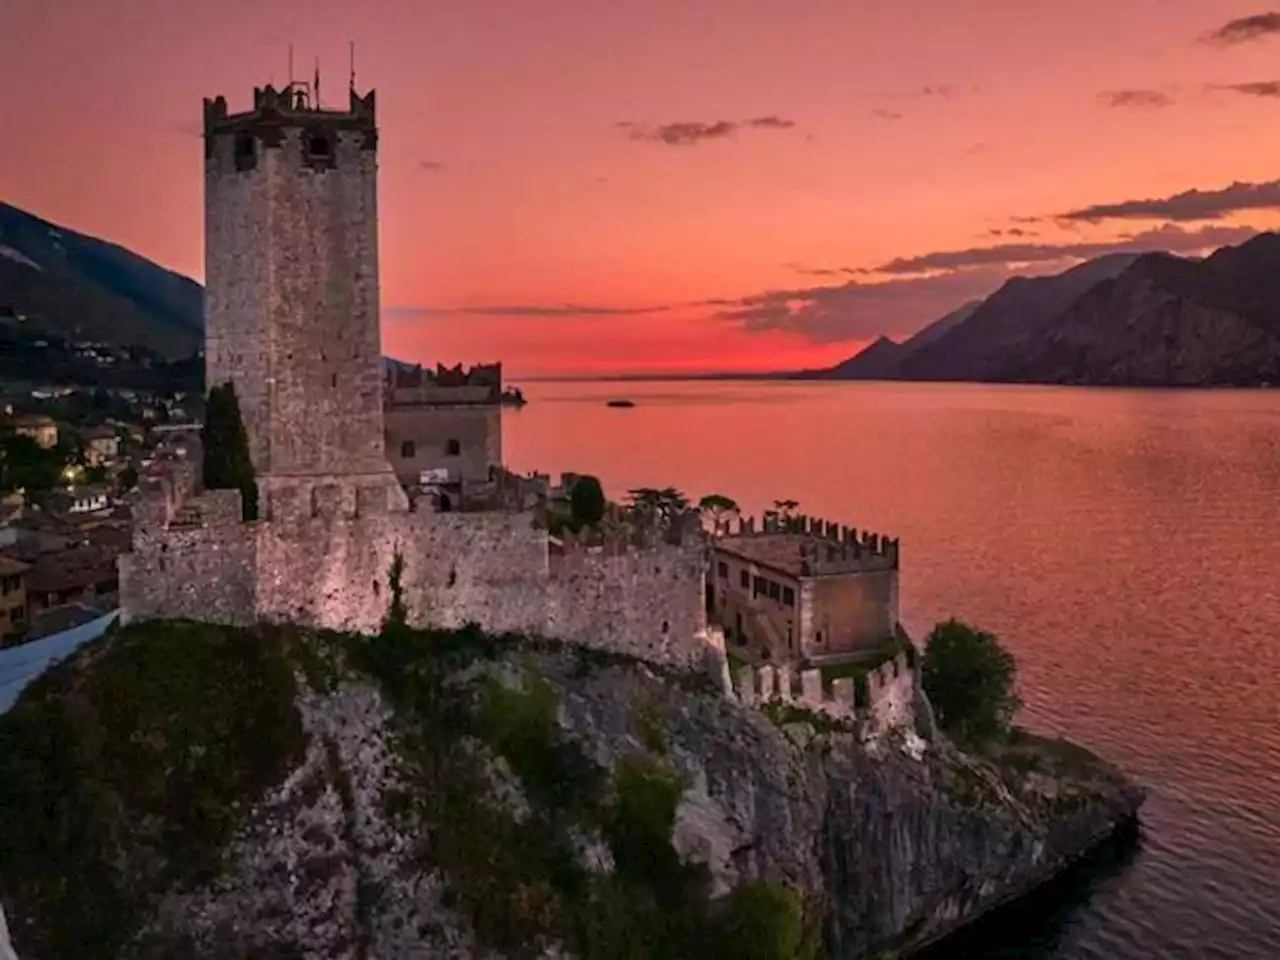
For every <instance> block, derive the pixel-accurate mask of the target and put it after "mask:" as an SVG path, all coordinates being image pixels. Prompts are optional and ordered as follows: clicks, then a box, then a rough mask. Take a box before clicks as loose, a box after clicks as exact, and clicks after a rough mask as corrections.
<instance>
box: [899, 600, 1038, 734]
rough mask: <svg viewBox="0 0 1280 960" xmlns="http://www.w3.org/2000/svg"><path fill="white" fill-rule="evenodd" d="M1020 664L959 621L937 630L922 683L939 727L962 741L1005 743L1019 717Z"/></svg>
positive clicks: (990, 638) (927, 653)
mask: <svg viewBox="0 0 1280 960" xmlns="http://www.w3.org/2000/svg"><path fill="white" fill-rule="evenodd" d="M1016 675H1017V664H1016V663H1015V662H1014V659H1013V655H1012V654H1010V653H1008V652H1007V651H1006V650H1004V649H1003V648H1002V647H1001V646H1000V643H999V641H998V640H996V638H995V637H994V636H993V635H992V634H990V633H986V632H984V631H982V630H975V629H974V628H973V627H969V626H967V625H965V624H963V623H960V622H959V621H957V620H948V621H946V622H945V623H940V624H938V625H937V626H936V627H934V628H933V632H932V633H930V634H929V637H928V640H927V641H926V647H925V654H924V664H923V668H922V670H921V682H922V684H923V686H924V691H925V693H926V694H927V695H928V697H929V701H930V703H932V704H933V709H934V713H935V714H936V716H937V719H938V726H940V727H941V728H942V729H943V730H944V731H946V732H947V733H948V734H949V735H951V736H952V737H953V738H955V739H956V740H958V741H961V742H963V743H968V744H981V743H984V742H987V741H990V740H995V739H999V738H1003V737H1004V736H1005V735H1007V733H1008V731H1009V727H1010V724H1011V723H1012V722H1013V717H1014V714H1016V713H1017V711H1018V706H1019V702H1018V696H1017V694H1016V692H1015V690H1014V681H1015V678H1016Z"/></svg>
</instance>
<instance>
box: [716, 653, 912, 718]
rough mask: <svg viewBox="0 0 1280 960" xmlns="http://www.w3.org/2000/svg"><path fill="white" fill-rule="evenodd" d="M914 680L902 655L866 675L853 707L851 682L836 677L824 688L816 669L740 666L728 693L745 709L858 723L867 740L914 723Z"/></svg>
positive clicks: (787, 665)
mask: <svg viewBox="0 0 1280 960" xmlns="http://www.w3.org/2000/svg"><path fill="white" fill-rule="evenodd" d="M915 684H916V676H915V672H914V670H913V669H912V668H911V664H910V660H909V659H908V657H907V655H906V654H905V653H903V654H899V655H898V656H897V657H896V658H894V659H893V660H890V661H887V662H886V663H883V664H881V665H880V666H879V667H877V668H876V669H874V670H872V671H870V672H869V673H868V674H867V702H866V703H858V702H857V698H856V688H855V682H854V678H853V677H837V678H835V679H833V680H832V681H831V684H830V687H829V688H828V687H826V686H825V685H824V683H823V679H822V671H821V670H820V669H818V668H816V667H814V668H811V669H808V670H800V671H796V670H795V669H793V668H792V667H791V665H789V664H781V665H780V666H777V667H774V666H772V665H765V666H753V665H750V664H744V665H743V666H741V667H739V668H738V670H737V672H736V675H735V676H734V688H733V693H734V695H735V696H736V698H737V699H738V700H739V702H741V703H743V704H746V705H748V706H762V705H764V704H768V703H781V704H792V705H794V706H798V707H803V708H804V709H806V710H811V711H813V712H814V713H820V714H823V715H824V716H828V717H831V718H832V719H833V720H842V721H848V722H851V723H859V724H861V726H862V728H863V732H864V734H866V735H869V736H875V735H878V734H882V733H885V732H887V731H889V730H892V729H895V728H899V727H913V726H914V724H915V711H914V703H915Z"/></svg>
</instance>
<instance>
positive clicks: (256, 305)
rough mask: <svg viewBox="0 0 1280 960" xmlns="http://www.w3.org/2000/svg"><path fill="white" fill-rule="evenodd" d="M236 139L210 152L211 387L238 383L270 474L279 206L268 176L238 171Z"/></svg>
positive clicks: (253, 449) (257, 461) (252, 439)
mask: <svg viewBox="0 0 1280 960" xmlns="http://www.w3.org/2000/svg"><path fill="white" fill-rule="evenodd" d="M234 150H235V144H234V138H232V137H231V136H224V137H219V138H217V139H215V140H214V141H213V142H212V143H211V144H210V146H209V156H208V157H207V159H206V160H205V186H204V235H205V249H204V264H205V267H204V270H205V296H204V362H205V383H206V384H207V385H208V386H209V387H214V386H218V385H220V384H223V383H226V382H228V381H230V382H232V383H234V384H235V388H236V397H237V399H238V400H239V403H240V416H241V418H242V419H243V420H244V424H245V429H246V431H247V432H248V434H249V453H250V456H251V458H252V460H253V465H254V469H255V470H257V472H258V473H259V474H262V473H264V472H265V471H266V469H267V467H268V459H267V456H268V454H267V450H268V444H267V431H266V429H265V427H266V424H267V422H268V419H269V416H270V407H269V401H268V390H267V383H268V377H269V376H270V356H269V352H268V349H267V347H266V346H265V344H266V343H267V331H268V329H269V327H270V321H271V314H270V307H269V304H270V303H271V287H272V276H271V261H270V258H269V257H268V256H267V253H266V247H267V243H268V241H269V237H270V226H271V205H270V203H269V197H270V189H269V178H268V175H267V172H266V170H265V169H264V170H255V171H246V172H243V173H240V172H238V171H237V170H236V165H235V158H234Z"/></svg>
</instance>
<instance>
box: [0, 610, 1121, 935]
mask: <svg viewBox="0 0 1280 960" xmlns="http://www.w3.org/2000/svg"><path fill="white" fill-rule="evenodd" d="M923 712H924V713H926V714H927V711H923ZM924 733H925V737H924V741H921V740H920V739H919V738H917V737H915V736H911V735H907V736H904V735H901V734H898V733H891V734H888V735H885V736H882V737H879V738H877V739H875V740H873V741H870V742H862V741H861V740H859V739H858V738H857V737H856V736H855V735H854V734H853V733H851V732H849V731H846V730H844V729H841V728H840V727H839V725H837V724H833V723H831V722H830V721H827V720H824V718H822V717H821V716H818V715H806V714H805V713H804V712H803V711H799V710H793V711H789V712H788V713H787V714H786V715H785V716H782V715H780V714H778V713H777V712H773V713H769V712H764V711H759V710H755V709H752V708H749V707H744V706H742V705H739V704H738V703H736V702H734V701H733V700H730V699H726V698H725V697H724V696H723V694H722V693H721V692H720V691H719V690H717V689H716V688H715V686H714V685H713V684H712V683H711V682H710V681H709V680H707V679H706V678H705V677H703V676H699V675H691V674H679V673H669V672H668V673H664V672H658V671H655V670H654V669H652V668H650V667H647V666H644V665H643V664H640V663H638V662H636V661H632V660H628V659H625V658H622V657H615V656H610V655H607V654H602V653H600V652H591V651H585V650H578V649H570V648H563V647H559V646H556V645H554V644H550V643H546V642H540V641H533V640H529V639H525V638H516V637H507V638H493V637H488V636H485V635H482V634H480V633H479V632H478V631H473V630H462V631H458V632H447V633H446V632H416V631H408V630H395V631H391V632H389V633H387V634H384V635H381V636H378V637H357V636H345V635H333V634H315V633H309V632H305V631H301V630H296V629H290V628H268V627H261V628H257V629H253V630H240V629H231V628H223V627H217V626H211V625H207V624H191V623H152V624H146V625H136V626H132V627H129V628H125V629H123V630H120V631H117V632H114V633H112V634H110V635H108V636H107V637H105V638H103V639H102V640H101V641H97V642H95V643H94V644H93V645H92V646H90V647H88V648H86V649H84V650H83V651H81V652H80V653H79V654H78V655H77V656H76V657H74V658H73V659H71V660H69V661H67V662H65V663H63V664H60V665H59V666H57V667H55V668H54V669H52V670H51V671H50V672H49V673H47V674H46V675H45V676H43V677H42V678H41V679H40V680H39V681H37V682H36V683H35V684H33V686H32V687H31V688H29V689H28V690H27V691H26V692H25V693H24V695H23V696H22V698H21V700H20V701H19V703H18V704H17V705H16V706H15V707H14V708H13V710H12V711H10V713H8V714H6V715H5V716H3V717H0V782H2V783H4V785H5V789H4V790H2V791H0V905H3V908H4V911H5V913H6V914H7V917H8V926H9V931H10V935H11V937H12V941H13V946H14V949H15V951H16V953H17V955H18V957H20V958H22V960H54V958H64V957H80V958H84V960H90V958H95V957H104V958H106V957H110V958H116V957H130V958H151V957H155V958H160V957H166V958H167V957H174V956H181V957H192V958H232V957H263V958H266V957H273V958H303V957H308V958H311V957H314V958H382V957H423V958H426V957H452V958H472V957H475V958H482V957H483V958H490V957H491V958H500V957H512V958H514V957H569V956H573V957H582V958H595V957H601V958H604V957H608V958H637V960H640V958H650V957H652V958H659V957H660V958H664V960H668V958H681V957H689V958H702V957H716V958H738V957H741V958H779V960H781V958H801V957H803V958H818V957H831V958H861V957H874V956H882V955H884V954H893V953H902V952H908V951H909V950H911V949H912V948H914V947H917V946H920V945H922V944H924V943H926V942H929V941H931V940H933V939H936V938H937V937H938V936H941V935H944V934H946V933H948V932H949V931H951V930H954V929H955V928H956V927H958V926H960V925H962V924H964V923H966V922H968V921H970V920H972V919H974V918H975V917H976V916H978V915H979V914H981V913H984V912H985V911H987V910H988V909H990V908H991V907H993V906H995V905H998V904H1000V903H1002V902H1005V901H1007V900H1009V899H1010V898H1013V897H1017V896H1019V895H1021V894H1023V893H1026V892H1028V891H1029V890H1030V889H1031V888H1032V887H1034V886H1036V885H1037V884H1039V883H1041V882H1043V881H1044V880H1046V879H1048V878H1050V877H1052V876H1054V875H1055V874H1057V873H1060V872H1061V871H1062V870H1063V869H1064V868H1066V867H1067V866H1068V865H1069V864H1071V863H1072V862H1073V861H1074V860H1076V859H1077V858H1079V857H1080V856H1081V855H1082V854H1083V853H1085V852H1086V851H1087V850H1088V849H1089V848H1090V847H1091V846H1093V845H1094V844H1095V843H1097V842H1098V841H1100V840H1103V839H1105V838H1106V837H1108V836H1109V835H1110V834H1111V833H1112V832H1113V831H1114V830H1115V829H1116V828H1117V827H1119V826H1122V825H1125V824H1127V823H1130V822H1132V820H1133V819H1134V817H1135V816H1136V814H1137V810H1138V808H1139V806H1140V805H1141V803H1142V792H1141V791H1140V790H1139V789H1138V788H1137V787H1135V786H1134V785H1133V784H1131V783H1130V782H1128V781H1127V780H1126V779H1125V778H1124V777H1123V776H1122V775H1121V774H1119V773H1118V772H1117V771H1115V770H1114V769H1113V768H1111V767H1110V766H1108V765H1107V764H1105V763H1104V762H1102V761H1101V760H1099V759H1097V758H1096V757H1094V756H1093V755H1092V754H1090V753H1088V752H1087V751H1085V750H1083V749H1081V748H1079V747H1075V746H1073V745H1071V744H1067V743H1064V742H1062V741H1046V740H1040V739H1037V738H1034V737H1031V736H1030V735H1028V734H1021V733H1019V734H1016V735H1015V736H1014V737H1012V738H1011V739H1010V740H1009V741H1008V742H1006V743H1003V744H1002V745H1001V746H1000V747H999V748H998V749H996V748H991V749H988V750H985V751H983V752H982V753H981V755H977V754H970V753H964V752H962V751H960V750H959V749H957V748H956V747H954V746H953V745H951V744H950V743H949V742H948V741H947V740H946V739H945V738H943V737H941V736H939V735H937V734H936V733H933V732H931V731H924Z"/></svg>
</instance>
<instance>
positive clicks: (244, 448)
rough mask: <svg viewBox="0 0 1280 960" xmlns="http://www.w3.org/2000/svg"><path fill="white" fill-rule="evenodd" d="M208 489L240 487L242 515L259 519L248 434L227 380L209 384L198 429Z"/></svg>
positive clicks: (235, 488) (206, 487)
mask: <svg viewBox="0 0 1280 960" xmlns="http://www.w3.org/2000/svg"><path fill="white" fill-rule="evenodd" d="M200 442H201V444H202V446H203V447H204V464H203V466H204V486H205V489H207V490H239V491H240V495H241V497H242V499H243V507H244V513H243V515H244V519H245V520H257V519H258V484H257V482H256V478H255V477H254V474H253V461H252V460H251V459H250V458H249V434H248V432H247V431H246V430H245V428H244V420H242V419H241V417H240V401H239V400H237V399H236V388H235V386H234V385H233V384H232V383H231V382H230V381H228V382H227V383H224V384H222V385H221V386H215V387H212V388H211V389H210V390H209V397H208V400H207V402H206V404H205V412H204V426H203V427H202V428H201V430H200Z"/></svg>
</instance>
